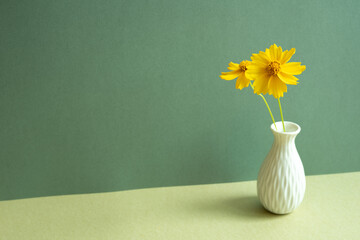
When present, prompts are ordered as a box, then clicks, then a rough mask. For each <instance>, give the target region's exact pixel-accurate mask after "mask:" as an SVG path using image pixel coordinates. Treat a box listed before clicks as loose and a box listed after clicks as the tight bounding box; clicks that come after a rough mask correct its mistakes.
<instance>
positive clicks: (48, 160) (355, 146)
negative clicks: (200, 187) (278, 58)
mask: <svg viewBox="0 0 360 240" xmlns="http://www.w3.org/2000/svg"><path fill="white" fill-rule="evenodd" d="M359 9H360V2H359V1H357V0H353V1H326V0H322V1H312V0H311V1H310V0H306V1H287V0H282V1H279V0H272V1H266V0H258V1H235V0H233V1H228V0H226V1H217V0H209V1H193V0H180V1H169V0H163V1H161V0H153V1H145V0H138V1H130V0H128V1H119V0H111V1H95V0H91V1H80V0H71V1H70V0H68V1H65V0H63V1H58V0H43V1H38V0H36V1H4V0H3V1H0V30H1V35H0V199H1V200H5V199H17V198H28V197H38V196H49V195H59V194H74V193H90V192H106V191H117V190H125V189H135V188H146V187H159V186H172V185H187V184H205V183H218V182H231V181H244V180H254V179H256V177H257V172H258V169H259V167H260V165H261V163H262V161H263V159H264V157H265V155H266V154H267V152H268V150H269V149H270V147H271V144H272V134H271V132H270V129H269V125H270V124H271V119H270V117H269V115H268V112H267V110H266V107H265V105H264V104H263V102H262V100H261V98H259V97H258V96H256V95H254V94H252V92H251V91H250V89H245V90H243V91H239V90H236V89H235V88H234V85H235V82H233V81H231V82H228V81H224V80H221V79H220V78H219V74H220V72H221V71H225V70H226V67H227V64H228V62H229V61H234V62H239V61H240V60H242V59H249V57H250V56H251V54H252V53H256V52H258V51H260V50H264V49H265V48H267V47H269V46H270V45H271V44H273V43H277V44H278V45H280V46H282V47H283V48H284V49H289V48H292V47H295V48H296V50H297V52H296V54H295V55H294V57H293V58H292V60H293V61H301V62H303V64H305V65H306V66H307V69H306V71H305V72H304V73H303V74H302V75H300V77H299V78H300V84H299V85H298V86H290V87H289V88H288V93H286V94H285V97H284V98H283V99H282V102H283V110H284V117H285V119H286V120H289V121H294V122H296V123H298V124H299V125H300V126H301V127H302V131H301V133H300V135H299V136H298V137H297V142H296V144H297V148H298V151H299V153H300V155H301V157H302V160H303V163H304V167H305V171H306V174H307V175H313V174H326V173H338V172H348V171H359V170H360V159H359V158H360V157H359V156H360V148H359V137H360V133H359V127H358V121H359V118H360V114H359V112H360V111H359V110H360V104H359V103H360V102H359V96H358V92H359V89H360V80H359V69H360V67H359V66H360V60H359V56H360V47H359V43H360V31H359V24H360V15H359V13H358V12H359ZM268 99H269V103H270V105H271V107H272V109H273V112H274V114H275V115H276V119H277V120H279V119H280V117H279V111H278V108H277V102H276V101H275V99H273V98H272V97H268Z"/></svg>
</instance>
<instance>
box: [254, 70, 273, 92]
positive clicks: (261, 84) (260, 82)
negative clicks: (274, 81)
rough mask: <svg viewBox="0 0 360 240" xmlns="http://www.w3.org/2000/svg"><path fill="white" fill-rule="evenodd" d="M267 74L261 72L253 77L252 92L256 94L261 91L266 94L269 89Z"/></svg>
mask: <svg viewBox="0 0 360 240" xmlns="http://www.w3.org/2000/svg"><path fill="white" fill-rule="evenodd" d="M269 77H270V76H269V75H268V74H263V75H259V76H257V77H256V78H255V79H254V92H255V93H257V94H260V93H263V94H266V93H267V92H268V91H269V88H268V82H269Z"/></svg>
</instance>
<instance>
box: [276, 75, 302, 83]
mask: <svg viewBox="0 0 360 240" xmlns="http://www.w3.org/2000/svg"><path fill="white" fill-rule="evenodd" d="M277 75H278V77H279V78H280V80H281V81H283V82H284V83H286V84H290V85H297V84H298V82H297V80H299V79H297V78H296V77H294V76H293V75H291V74H287V73H284V72H279V73H278V74H277Z"/></svg>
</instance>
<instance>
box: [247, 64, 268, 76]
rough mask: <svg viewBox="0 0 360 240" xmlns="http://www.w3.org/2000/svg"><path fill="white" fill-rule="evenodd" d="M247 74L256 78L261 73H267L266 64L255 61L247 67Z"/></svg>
mask: <svg viewBox="0 0 360 240" xmlns="http://www.w3.org/2000/svg"><path fill="white" fill-rule="evenodd" d="M246 74H247V75H248V76H250V79H251V78H253V79H255V78H256V77H257V76H259V75H264V74H267V70H266V67H265V66H262V65H258V64H255V63H253V64H251V65H250V66H248V67H247V70H246Z"/></svg>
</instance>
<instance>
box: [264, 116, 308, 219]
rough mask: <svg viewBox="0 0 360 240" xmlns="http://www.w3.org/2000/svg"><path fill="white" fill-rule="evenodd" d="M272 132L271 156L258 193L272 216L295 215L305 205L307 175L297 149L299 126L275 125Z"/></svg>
mask: <svg viewBox="0 0 360 240" xmlns="http://www.w3.org/2000/svg"><path fill="white" fill-rule="evenodd" d="M276 126H277V130H276V129H275V127H274V124H272V125H271V130H272V132H273V134H274V142H273V145H272V147H271V149H270V152H269V153H268V155H267V156H266V158H265V160H264V162H263V164H262V165H261V168H260V171H259V174H258V180H257V193H258V197H259V199H260V202H261V203H262V205H263V206H264V207H265V208H266V209H267V210H269V211H270V212H273V213H276V214H286V213H290V212H292V211H294V210H295V209H296V208H297V207H298V206H299V205H300V203H301V202H302V200H303V198H304V194H305V187H306V182H305V173H304V167H303V164H302V162H301V159H300V156H299V154H298V151H297V149H296V146H295V137H296V135H297V134H298V133H299V132H300V126H298V125H297V124H295V123H292V122H285V130H286V132H283V127H282V122H276Z"/></svg>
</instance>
